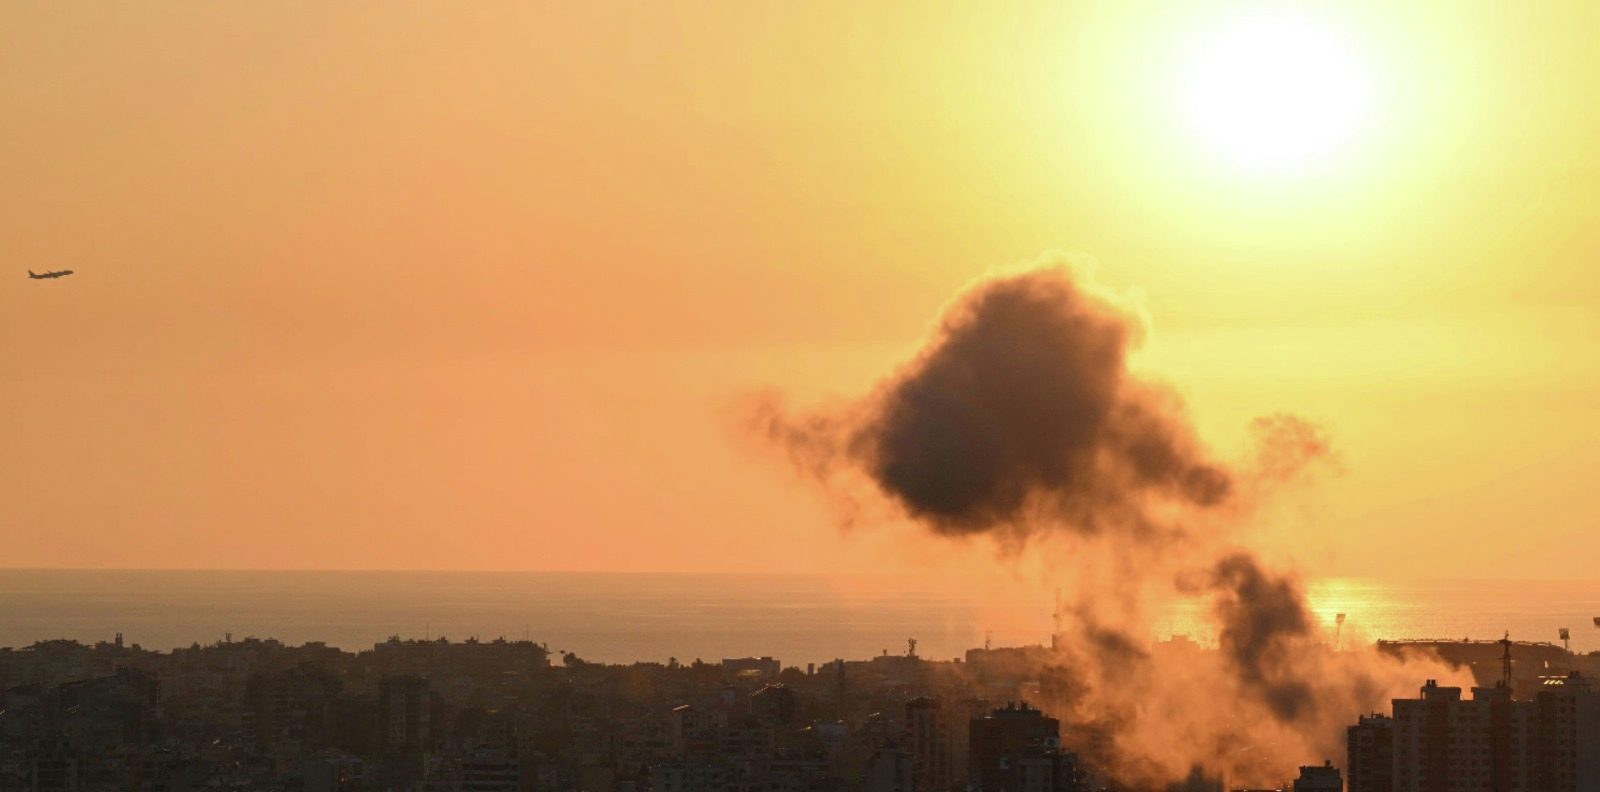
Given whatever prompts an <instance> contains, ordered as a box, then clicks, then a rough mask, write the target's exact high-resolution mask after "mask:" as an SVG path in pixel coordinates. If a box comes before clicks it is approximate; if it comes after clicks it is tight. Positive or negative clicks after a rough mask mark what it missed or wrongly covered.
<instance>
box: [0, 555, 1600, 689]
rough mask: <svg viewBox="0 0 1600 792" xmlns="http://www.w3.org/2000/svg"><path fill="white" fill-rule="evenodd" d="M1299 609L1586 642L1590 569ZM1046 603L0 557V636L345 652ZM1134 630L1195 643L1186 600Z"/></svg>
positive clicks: (905, 622)
mask: <svg viewBox="0 0 1600 792" xmlns="http://www.w3.org/2000/svg"><path fill="white" fill-rule="evenodd" d="M1306 590H1307V599H1308V603H1309V605H1310V608H1311V610H1312V612H1313V614H1314V616H1315V618H1316V620H1317V621H1318V622H1319V623H1321V624H1322V625H1323V627H1324V628H1325V629H1327V630H1328V631H1329V634H1330V635H1332V634H1334V633H1333V630H1334V625H1335V624H1336V616H1337V614H1340V613H1343V614H1346V620H1345V624H1344V625H1343V626H1342V627H1340V628H1338V629H1339V630H1340V631H1342V632H1343V634H1342V635H1339V636H1338V637H1337V640H1341V641H1347V642H1348V641H1372V640H1376V639H1380V638H1434V639H1439V638H1448V639H1458V638H1473V639H1498V638H1500V637H1501V636H1502V635H1504V634H1506V633H1508V632H1509V633H1510V634H1511V637H1512V638H1513V639H1514V640H1519V641H1545V642H1550V643H1557V644H1559V643H1560V639H1559V637H1558V631H1559V630H1560V629H1561V628H1569V630H1570V635H1571V648H1572V650H1573V651H1577V652H1589V651H1597V650H1600V628H1597V627H1596V626H1595V622H1594V620H1595V618H1596V617H1597V616H1600V582H1596V581H1514V580H1475V581H1464V580H1455V581H1408V582H1389V581H1378V580H1367V579H1359V578H1325V579H1314V580H1309V581H1306ZM1051 611H1052V603H1050V602H1048V601H1034V600H1024V599H1016V600H1014V601H1001V602H998V603H996V602H995V601H993V600H992V599H991V600H989V601H987V602H985V603H984V604H982V605H978V604H975V603H974V602H973V601H972V600H971V598H969V597H967V596H964V595H963V594H962V592H959V591H951V590H949V589H948V588H944V587H940V586H939V585H937V584H936V581H930V580H926V579H919V578H915V577H908V578H905V579H894V580H889V581H887V582H886V581H885V580H883V579H874V580H870V581H867V580H863V579H860V578H849V577H832V576H824V575H755V574H749V575H741V574H636V573H577V572H348V571H304V572H294V571H200V570H194V571H172V570H40V569H10V570H6V569H0V647H23V646H28V645H30V644H32V643H34V642H36V641H42V640H50V639H58V638H66V639H73V640H77V641H82V642H85V643H92V642H96V641H110V640H113V638H114V636H116V635H117V634H118V633H121V634H122V636H123V639H124V641H125V642H127V643H130V644H139V645H141V646H143V647H144V648H146V649H158V650H169V649H172V648H174V647H180V646H190V645H193V644H202V645H204V644H210V643H213V642H216V641H223V640H235V641H238V640H243V639H246V638H262V639H265V638H274V639H277V640H279V641H282V642H285V643H289V644H300V643H306V642H311V641H320V642H324V643H327V644H329V645H332V646H337V647H340V648H343V649H346V650H352V651H354V650H359V649H364V648H370V647H371V646H372V645H373V644H375V643H378V642H381V641H384V640H386V639H388V638H389V637H391V636H398V637H401V638H407V639H411V638H428V639H437V638H441V637H443V638H447V639H449V640H463V639H466V638H469V637H476V638H478V639H480V640H492V639H494V638H499V637H504V638H507V639H511V640H515V639H531V640H534V641H538V642H540V643H543V644H545V645H547V646H548V647H549V648H550V649H551V650H552V651H559V652H562V653H567V652H571V653H573V654H576V655H577V656H578V657H581V658H583V659H585V660H590V661H599V662H606V663H630V662H635V661H657V662H666V661H667V660H669V659H671V658H676V659H678V660H679V661H681V662H689V661H691V660H694V659H703V660H707V661H715V660H719V659H721V658H727V657H750V656H770V657H775V658H777V659H779V660H780V661H782V662H783V663H785V664H786V665H795V666H801V667H803V666H804V665H805V664H806V663H811V662H817V663H820V662H826V661H828V660H831V659H834V658H841V657H842V658H848V659H864V658H867V657H871V656H874V655H878V654H883V653H892V654H901V653H904V652H906V651H908V650H909V649H910V648H911V645H910V643H909V639H915V640H916V642H917V643H916V651H917V652H918V654H919V655H921V656H923V657H929V658H937V659H945V658H953V657H959V656H961V655H962V654H963V653H965V651H966V650H967V649H970V648H973V647H978V646H982V645H984V644H985V643H986V642H988V643H991V644H992V645H996V646H1007V645H1009V646H1016V645H1024V644H1037V643H1045V642H1048V640H1049V634H1050V632H1051V627H1052V622H1051ZM1154 621H1155V622H1156V623H1155V624H1154V625H1152V626H1151V627H1150V628H1149V629H1150V630H1151V631H1152V633H1153V634H1152V635H1151V636H1150V637H1151V638H1152V639H1161V638H1165V637H1167V636H1168V635H1169V634H1185V635H1190V636H1191V637H1193V638H1195V639H1196V640H1201V641H1202V642H1203V641H1205V640H1206V639H1207V636H1206V634H1205V631H1206V626H1205V622H1204V619H1203V618H1202V617H1201V615H1200V614H1199V613H1198V612H1196V611H1191V612H1187V613H1185V612H1179V613H1174V614H1172V615H1170V616H1169V617H1166V618H1163V619H1156V620H1154Z"/></svg>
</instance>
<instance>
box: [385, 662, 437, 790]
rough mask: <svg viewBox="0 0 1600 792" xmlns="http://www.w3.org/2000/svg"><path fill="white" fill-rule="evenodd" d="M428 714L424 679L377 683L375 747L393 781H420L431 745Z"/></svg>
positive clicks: (391, 679) (387, 679) (429, 707)
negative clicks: (377, 747) (376, 746)
mask: <svg viewBox="0 0 1600 792" xmlns="http://www.w3.org/2000/svg"><path fill="white" fill-rule="evenodd" d="M431 710H432V700H431V696H430V695H429V688H428V680H427V679H426V678H424V677H419V676H410V675H407V676H398V677H385V678H384V679H383V680H382V681H381V682H380V683H379V686H378V745H379V747H380V749H381V750H382V752H383V760H384V765H385V770H386V772H387V774H389V775H390V776H391V777H392V778H398V779H415V778H419V777H421V775H422V771H423V766H424V764H425V763H426V761H427V751H428V746H429V745H430V744H431V737H432V729H431V725H432V723H431V720H432V718H431Z"/></svg>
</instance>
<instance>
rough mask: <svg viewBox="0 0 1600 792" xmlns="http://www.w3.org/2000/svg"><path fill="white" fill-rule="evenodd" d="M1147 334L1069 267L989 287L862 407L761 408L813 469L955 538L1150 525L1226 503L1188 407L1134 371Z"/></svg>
mask: <svg viewBox="0 0 1600 792" xmlns="http://www.w3.org/2000/svg"><path fill="white" fill-rule="evenodd" d="M1142 334H1143V328H1142V326H1141V325H1140V324H1139V322H1138V321H1137V320H1136V319H1135V318H1134V317H1133V315H1132V314H1131V313H1130V312H1129V311H1127V310H1125V309H1124V308H1123V307H1122V306H1120V305H1119V304H1117V303H1116V301H1115V300H1114V299H1113V298H1111V297H1110V296H1108V295H1105V294H1102V293H1100V292H1099V291H1097V290H1095V289H1093V288H1092V287H1090V286H1087V285H1086V284H1084V283H1083V282H1080V281H1078V280H1075V279H1074V278H1073V277H1072V276H1071V275H1070V274H1069V273H1068V271H1067V270H1066V269H1064V268H1059V267H1057V268H1048V269H1040V270H1034V271H1031V272H1026V273H1022V274H1017V275H1011V276H1007V277H1001V278H996V279H992V280H989V281H987V282H985V283H983V284H981V285H980V286H978V287H977V288H975V289H973V290H971V291H970V292H969V293H967V294H966V295H965V296H963V297H962V298H961V299H960V300H959V301H958V302H957V303H956V304H955V306H954V307H953V308H951V309H950V310H949V312H948V313H947V314H946V316H945V317H944V319H943V321H942V322H941V324H940V327H939V330H938V332H937V334H936V336H935V338H934V339H933V341H932V343H931V344H930V345H929V346H928V347H927V348H926V349H925V350H924V351H923V352H922V353H921V354H920V355H918V356H917V357H916V359H915V360H913V361H912V362H911V364H910V365H909V366H907V367H906V368H905V370H903V371H902V372H900V373H899V374H898V375H896V376H894V377H893V378H891V379H890V380H888V381H887V382H885V383H884V384H883V385H882V386H880V388H879V390H878V393H877V395H876V396H875V397H874V398H873V399H870V400H869V401H868V402H867V403H866V404H864V405H862V406H861V407H860V408H859V409H858V410H856V411H854V412H848V413H846V414H842V415H832V416H818V415H811V416H803V417H795V416H792V415H787V414H784V413H783V412H782V411H780V410H777V409H775V408H774V409H769V410H767V411H766V412H764V413H763V414H762V426H763V428H764V430H765V431H766V432H767V433H768V434H769V436H771V437H772V438H773V439H775V440H777V441H778V442H780V443H781V444H783V445H784V446H785V447H787V448H788V449H789V450H790V452H791V454H792V455H793V457H794V458H795V459H796V460H797V461H798V462H800V463H801V465H802V466H803V467H804V468H805V469H806V470H808V471H809V472H811V473H813V474H817V475H819V476H823V477H826V475H827V473H828V472H829V471H832V470H835V469H837V468H838V467H839V466H841V465H842V466H846V467H850V468H853V469H855V470H858V471H861V472H865V473H866V474H867V475H868V476H869V477H870V480H871V481H872V482H873V483H874V484H875V485H876V487H877V489H878V490H879V491H880V492H882V493H883V494H884V495H886V496H888V497H889V498H890V499H891V500H893V501H894V502H895V503H896V504H898V505H899V506H900V507H901V508H903V509H904V510H905V512H906V513H907V514H909V515H910V516H911V517H913V518H915V519H917V520H918V521H920V522H922V523H924V524H925V525H927V526H928V527H930V528H931V529H933V530H934V531H937V532H939V533H944V534H973V533H984V532H991V531H997V530H1002V531H1005V532H1008V533H1014V532H1021V533H1024V534H1025V533H1027V532H1029V531H1032V530H1035V529H1037V528H1039V527H1040V526H1042V525H1045V524H1049V525H1052V526H1057V527H1065V528H1068V529H1070V530H1076V531H1080V532H1085V533H1094V532H1098V531H1101V530H1105V529H1107V528H1111V527H1115V528H1134V529H1138V530H1140V531H1149V530H1151V529H1154V528H1157V527H1158V526H1159V525H1160V523H1159V521H1157V520H1156V519H1154V512H1155V508H1153V507H1158V506H1160V505H1163V504H1177V505H1183V506H1191V507H1199V508H1207V507H1213V506H1217V505H1220V504H1222V503H1224V502H1225V501H1227V500H1228V499H1229V497H1230V495H1231V493H1232V491H1233V489H1234V484H1233V481H1232V478H1231V477H1230V476H1229V474H1228V473H1227V472H1226V471H1224V470H1223V469H1222V468H1221V467H1220V466H1218V465H1216V464H1214V463H1212V462H1210V461H1209V460H1207V459H1206V458H1205V457H1204V455H1203V454H1202V453H1201V451H1200V450H1199V448H1198V445H1197V443H1196V442H1195V440H1194V438H1193V433H1192V432H1191V431H1190V429H1189V428H1188V426H1187V425H1186V424H1185V423H1184V422H1183V421H1182V420H1181V419H1180V418H1179V417H1178V414H1177V409H1176V400H1175V399H1174V398H1172V397H1171V396H1169V395H1168V394H1166V393H1165V392H1164V391H1163V390H1162V389H1160V388H1158V387H1155V386H1152V385H1150V384H1147V383H1144V382H1140V381H1138V380H1137V379H1135V378H1133V377H1132V376H1130V375H1129V373H1128V371H1127V356H1128V353H1129V351H1130V349H1131V348H1132V347H1133V346H1134V345H1135V344H1136V343H1137V342H1138V341H1139V340H1140V338H1141V337H1142Z"/></svg>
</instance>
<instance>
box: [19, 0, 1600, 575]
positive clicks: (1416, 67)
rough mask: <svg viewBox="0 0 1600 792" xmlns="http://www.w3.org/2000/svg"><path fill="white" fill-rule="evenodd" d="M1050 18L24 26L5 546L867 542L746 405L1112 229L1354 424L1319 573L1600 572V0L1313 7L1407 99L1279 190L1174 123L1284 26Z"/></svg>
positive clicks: (1183, 317) (1259, 403)
mask: <svg viewBox="0 0 1600 792" xmlns="http://www.w3.org/2000/svg"><path fill="white" fill-rule="evenodd" d="M1054 5H1055V4H1027V5H1017V6H1015V7H1009V8H1002V4H997V3H984V4H973V5H972V6H970V7H967V8H965V9H961V10H951V9H944V11H943V12H942V15H931V14H929V13H927V12H928V10H929V9H923V10H922V12H920V13H919V12H913V11H910V10H908V9H906V8H904V7H899V8H890V7H888V4H882V5H879V4H863V3H859V2H817V3H804V4H800V3H795V4H786V5H782V6H774V7H770V8H767V7H761V5H760V4H757V3H744V2H730V3H724V4H709V3H697V4H668V3H648V4H637V5H633V4H620V3H619V4H602V3H557V4H538V5H537V7H535V4H525V3H503V4H502V3H493V2H475V3H471V4H455V3H435V2H411V1H410V0H404V1H402V0H397V1H396V2H392V3H383V4H378V3H368V4H348V5H340V4H331V3H325V2H306V3H294V2H285V3H271V4H236V3H203V4H202V3H169V2H164V1H152V2H141V3H125V4H115V5H111V4H98V5H87V4H54V3H11V4H6V5H4V6H3V7H0V110H3V112H0V179H3V181H4V184H5V188H4V189H0V256H3V257H4V259H5V262H6V264H7V266H8V267H9V269H10V272H11V275H10V276H7V277H5V278H0V530H3V531H4V536H5V538H6V540H5V542H4V544H3V546H0V566H90V567H99V566H107V567H147V566H148V567H191V566H199V567H268V568H279V567H293V568H448V569H477V568H495V569H625V570H642V569H653V570H747V571H768V570H798V569H810V568H813V567H816V566H823V565H830V564H844V565H856V566H870V563H871V559H872V558H874V557H875V556H874V554H875V553H878V552H881V551H882V550H883V548H882V547H881V546H879V545H880V544H881V542H876V541H875V540H874V538H873V537H871V536H865V537H862V536H847V537H841V536H840V535H839V534H838V533H837V532H836V531H835V530H834V529H833V528H832V527H831V522H830V518H829V515H828V512H827V510H826V508H825V507H824V505H823V504H821V503H819V502H818V500H817V499H816V498H815V496H814V493H812V492H810V491H808V490H807V489H806V488H805V487H803V486H800V485H797V484H796V483H795V481H794V480H793V479H792V477H791V476H789V475H788V474H787V472H786V471H785V470H783V469H782V467H781V466H779V465H776V464H772V463H770V461H769V460H767V459H766V458H765V457H763V456H761V455H760V454H758V453H755V452H753V451H752V450H751V449H750V448H749V447H748V446H747V445H745V444H743V443H741V441H740V440H739V439H738V438H737V437H736V436H735V435H734V433H733V432H731V431H730V429H729V427H728V424H729V422H730V421H729V418H728V414H729V410H730V407H729V405H730V404H731V403H733V402H734V401H736V400H737V399H738V398H739V397H740V396H741V395H742V394H745V393H748V392H749V391H750V390H752V389H755V388H761V387H776V388H781V389H784V390H787V391H791V392H793V393H795V394H798V396H799V397H800V398H802V399H809V398H825V397H828V396H830V395H832V396H847V395H851V394H855V393H859V392H861V391H862V390H864V389H865V388H866V387H868V386H869V385H870V383H871V382H872V381H873V380H874V378H875V377H876V376H878V375H879V374H880V373H882V372H883V371H886V370H887V369H888V368H889V367H890V366H892V365H893V364H894V363H895V362H896V361H899V360H901V359H903V358H904V357H905V356H907V355H908V354H910V353H911V352H912V351H914V350H915V348H916V346H917V344H918V341H919V339H920V337H921V336H922V335H923V333H924V332H925V331H926V329H927V328H928V326H929V323H930V321H931V320H932V319H933V317H934V316H935V315H936V313H937V311H938V309H939V307H940V306H941V305H942V304H943V303H944V302H945V301H946V300H948V299H949V298H950V297H951V295H952V294H954V293H955V291H956V290H957V289H959V288H960V287H961V285H962V284H964V283H966V282H968V281H969V280H971V279H972V278H974V277H976V276H978V275H980V274H982V273H983V272H984V271H986V270H987V269H989V268H991V267H995V266H1004V265H1012V264H1015V263H1018V262H1023V261H1028V260H1032V259H1035V258H1036V257H1038V256H1039V255H1041V254H1043V253H1045V252H1046V251H1050V250H1066V251H1073V252H1078V253H1082V254H1085V255H1088V256H1092V257H1094V258H1095V259H1097V260H1098V261H1099V264H1100V268H1099V276H1100V279H1101V280H1102V281H1104V282H1105V283H1107V284H1109V285H1110V286H1112V287H1113V288H1116V289H1119V290H1129V289H1139V290H1142V292H1143V293H1144V295H1145V302H1146V304H1147V306H1148V309H1149V312H1150V314H1151V316H1152V318H1153V322H1154V327H1155V330H1154V333H1153V335H1152V336H1151V338H1150V341H1149V343H1148V345H1147V347H1146V349H1145V351H1144V353H1143V354H1142V356H1141V358H1140V359H1139V361H1138V364H1139V366H1140V367H1141V369H1143V370H1145V371H1148V372H1151V373H1153V374H1155V375H1157V376H1160V377H1162V378H1165V379H1167V380H1168V381H1170V382H1172V383H1173V384H1174V385H1175V386H1176V387H1177V388H1178V389H1179V390H1180V391H1182V392H1183V393H1184V394H1185V395H1186V396H1187V398H1188V399H1189V401H1190V408H1191V412H1192V413H1193V415H1194V417H1195V419H1196V421H1197V422H1198V423H1199V425H1200V427H1201V430H1202V432H1203V433H1204V434H1205V436H1206V437H1207V438H1208V439H1210V440H1211V441H1212V442H1213V443H1214V444H1216V445H1217V446H1218V448H1219V449H1221V450H1222V451H1223V452H1224V453H1229V452H1232V451H1234V450H1235V449H1236V446H1237V444H1238V442H1239V438H1240V437H1241V436H1242V430H1243V427H1244V425H1245V423H1246V422H1247V421H1248V419H1249V418H1250V417H1251V416H1253V415H1256V414H1260V413H1266V412H1275V411H1292V412H1296V413H1300V414H1303V415H1306V416H1308V417H1310V418H1312V419H1315V420H1317V421H1319V422H1321V423H1323V424H1324V425H1325V426H1326V427H1327V428H1328V429H1329V430H1330V432H1331V434H1332V436H1333V439H1334V441H1335V443H1336V445H1337V446H1338V448H1339V452H1340V457H1341V460H1342V463H1343V469H1344V472H1343V474H1342V475H1341V476H1339V477H1337V478H1336V479H1333V480H1330V481H1327V482H1325V483H1324V484H1323V485H1322V486H1321V487H1319V488H1318V489H1317V490H1316V491H1315V492H1313V493H1311V494H1310V495H1309V496H1308V497H1307V499H1306V501H1305V503H1303V504H1299V505H1298V507H1297V508H1296V509H1293V510H1290V512H1291V514H1290V515H1289V516H1286V517H1285V521H1284V524H1283V525H1281V526H1279V528H1278V529H1276V530H1275V531H1274V532H1273V534H1272V535H1271V536H1269V537H1266V539H1265V541H1267V542H1268V543H1269V544H1276V545H1277V546H1280V547H1294V548H1296V550H1297V554H1298V555H1299V556H1300V557H1301V558H1302V563H1303V564H1304V566H1305V567H1306V568H1307V569H1308V570H1311V571H1313V572H1329V573H1338V574H1346V575H1378V576H1385V575H1394V574H1401V573H1407V574H1409V573H1414V572H1415V571H1416V570H1417V569H1418V567H1419V566H1422V567H1424V568H1425V569H1426V572H1427V573H1428V574H1432V575H1438V576H1488V577H1494V576H1502V577H1503V576H1532V575H1544V574H1557V575H1559V576H1564V577H1574V576H1583V575H1591V574H1592V573H1590V572H1589V571H1588V570H1587V569H1586V568H1584V567H1582V566H1574V565H1573V564H1572V563H1571V562H1570V561H1569V559H1571V558H1586V557H1592V556H1593V555H1594V554H1595V553H1596V552H1597V551H1600V532H1597V531H1595V527H1596V524H1597V522H1600V501H1597V500H1596V499H1595V498H1594V497H1593V496H1592V493H1591V490H1592V488H1593V480H1594V475H1593V471H1594V470H1595V469H1597V467H1600V442H1597V441H1600V399H1597V398H1596V394H1597V388H1600V359H1597V356H1596V353H1595V347H1594V339H1595V338H1596V337H1597V331H1600V319H1597V318H1596V315H1595V314H1596V312H1595V311H1594V309H1593V306H1595V305H1596V304H1597V301H1600V275H1597V274H1596V266H1595V265H1596V261H1597V258H1600V243H1597V240H1596V232H1595V229H1597V228H1600V161H1597V159H1600V149H1597V148H1596V147H1595V145H1594V141H1595V140H1600V101H1597V100H1596V98H1595V97H1596V96H1597V94H1596V93H1595V92H1594V79H1595V77H1596V75H1600V52H1597V51H1596V50H1595V49H1594V48H1593V47H1592V46H1591V36H1592V32H1593V31H1594V30H1597V29H1600V10H1597V9H1596V8H1595V7H1593V6H1592V5H1591V4H1588V3H1584V2H1576V0H1574V2H1570V3H1564V4H1562V3H1541V4H1538V5H1537V7H1536V8H1511V7H1508V6H1505V5H1504V4H1491V3H1487V2H1481V3H1480V2H1459V1H1458V0H1450V1H1449V2H1444V1H1443V0H1441V2H1437V3H1434V4H1412V5H1410V6H1409V7H1408V8H1407V9H1406V10H1404V11H1401V10H1398V9H1394V8H1390V7H1389V6H1390V5H1391V4H1386V3H1379V2H1364V3H1357V4H1349V3H1342V4H1337V5H1334V4H1329V5H1327V6H1325V7H1322V6H1316V4H1310V6H1311V7H1318V8H1323V9H1324V10H1325V11H1326V12H1327V13H1329V14H1337V15H1338V16H1339V18H1340V19H1341V24H1343V25H1344V26H1345V27H1346V28H1347V29H1349V30H1352V31H1355V35H1357V36H1358V37H1359V38H1360V40H1361V41H1362V42H1363V46H1364V47H1365V48H1367V51H1368V55H1369V56H1370V58H1371V62H1372V64H1373V66H1372V73H1373V75H1375V76H1376V78H1377V80H1378V81H1379V83H1380V88H1381V91H1382V94H1383V96H1384V97H1385V99H1384V102H1383V103H1382V107H1381V108H1379V109H1378V110H1376V111H1374V116H1373V118H1372V119H1371V122H1372V123H1371V126H1372V130H1373V131H1372V132H1371V134H1370V135H1369V137H1368V138H1367V139H1364V140H1363V142H1362V143H1361V145H1360V146H1358V147H1352V148H1351V149H1350V150H1348V151H1346V152H1345V153H1343V154H1341V155H1340V156H1339V157H1337V158H1331V159H1329V160H1328V161H1327V162H1325V163H1323V164H1322V165H1321V166H1319V167H1316V168H1309V169H1306V170H1303V171H1301V172H1296V173H1290V174H1276V175H1271V176H1263V175H1261V174H1254V173H1248V172H1245V171H1241V170H1238V169H1236V168H1233V167H1231V166H1229V165H1228V164H1226V163H1224V162H1222V161H1220V160H1218V159H1217V158H1216V157H1214V156H1210V155H1208V153H1207V152H1205V151H1204V150H1202V148H1201V147H1199V146H1198V145H1197V144H1196V143H1195V141H1194V140H1193V136H1192V135H1190V134H1187V132H1186V130H1184V129H1183V128H1182V124H1180V123H1176V122H1174V120H1173V119H1172V118H1171V117H1170V116H1169V115H1167V114H1166V113H1165V111H1164V110H1163V109H1162V108H1163V107H1164V104H1163V101H1164V100H1163V98H1162V97H1163V92H1164V91H1166V90H1168V88H1169V87H1170V83H1171V82H1172V81H1173V74H1172V73H1171V69H1172V63H1173V62H1174V60H1173V57H1174V56H1173V53H1174V52H1177V51H1179V50H1181V49H1182V46H1183V44H1184V42H1185V41H1186V38H1187V37H1189V36H1191V35H1193V33H1194V31H1197V30H1202V29H1204V28H1205V26H1206V25H1207V24H1208V23H1209V22H1210V21H1212V20H1213V18H1217V19H1220V18H1225V17H1226V16H1227V15H1228V14H1234V13H1251V12H1252V9H1254V8H1256V7H1258V6H1259V5H1260V4H1245V3H1219V4H1214V5H1210V6H1207V7H1205V8H1198V7H1197V5H1198V4H1191V3H1177V2H1174V3H1155V2H1128V3H1116V4H1083V5H1082V6H1081V7H1080V8H1077V9H1072V8H1065V9H1063V8H1056V7H1053V6H1054ZM63 267H70V268H73V269H75V270H77V272H78V274H77V275H75V276H73V277H71V278H67V279H63V280H60V281H40V282H33V281H29V280H27V279H26V278H25V276H24V270H27V269H33V270H36V271H37V270H42V269H51V268H63ZM1553 570H1554V571H1553Z"/></svg>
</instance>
